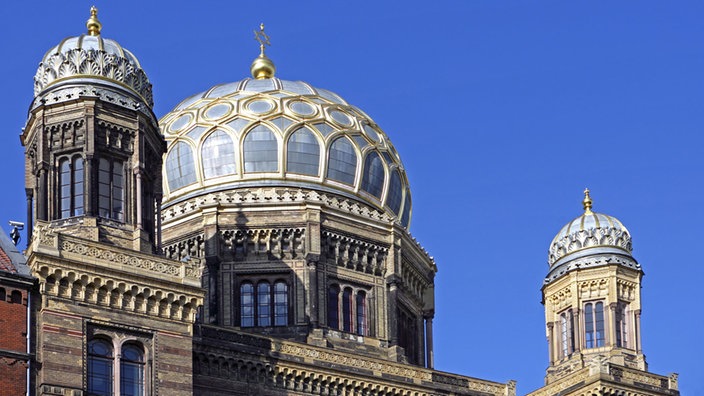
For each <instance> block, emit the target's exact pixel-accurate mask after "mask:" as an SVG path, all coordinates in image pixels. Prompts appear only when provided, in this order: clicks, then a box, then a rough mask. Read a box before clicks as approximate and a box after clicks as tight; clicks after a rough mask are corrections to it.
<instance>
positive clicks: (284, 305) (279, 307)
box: [274, 281, 288, 326]
mask: <svg viewBox="0 0 704 396" xmlns="http://www.w3.org/2000/svg"><path fill="white" fill-rule="evenodd" d="M286 325H288V285H287V284H286V282H282V281H279V282H276V283H275V284H274V326H286Z"/></svg>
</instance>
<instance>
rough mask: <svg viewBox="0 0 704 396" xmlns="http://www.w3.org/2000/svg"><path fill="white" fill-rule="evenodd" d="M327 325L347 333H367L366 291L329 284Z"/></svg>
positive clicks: (363, 334)
mask: <svg viewBox="0 0 704 396" xmlns="http://www.w3.org/2000/svg"><path fill="white" fill-rule="evenodd" d="M328 326H329V327H330V328H331V329H335V330H342V331H344V332H347V333H355V334H358V335H361V336H366V335H369V331H368V329H369V326H368V308H367V293H366V292H365V291H364V290H358V291H357V292H354V291H353V290H352V288H351V287H345V288H342V289H341V288H340V286H339V285H331V286H330V287H329V288H328Z"/></svg>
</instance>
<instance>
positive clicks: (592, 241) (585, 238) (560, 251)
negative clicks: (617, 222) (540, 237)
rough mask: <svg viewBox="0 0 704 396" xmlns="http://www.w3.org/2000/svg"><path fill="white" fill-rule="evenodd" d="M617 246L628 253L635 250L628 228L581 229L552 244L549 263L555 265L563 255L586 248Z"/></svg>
mask: <svg viewBox="0 0 704 396" xmlns="http://www.w3.org/2000/svg"><path fill="white" fill-rule="evenodd" d="M599 246H603V247H617V248H620V249H623V250H624V251H625V252H627V253H629V254H630V253H631V252H632V251H633V247H632V245H631V235H630V234H629V233H628V231H626V230H621V229H617V228H612V227H599V228H590V229H587V230H579V231H576V232H573V233H571V234H569V235H565V236H564V237H562V238H560V239H558V240H556V241H554V242H553V243H552V245H550V251H549V254H548V264H549V265H551V266H552V265H553V264H554V263H555V262H557V261H558V260H559V259H561V258H562V257H565V256H567V255H569V254H571V253H574V252H577V251H579V250H582V249H586V248H593V247H599Z"/></svg>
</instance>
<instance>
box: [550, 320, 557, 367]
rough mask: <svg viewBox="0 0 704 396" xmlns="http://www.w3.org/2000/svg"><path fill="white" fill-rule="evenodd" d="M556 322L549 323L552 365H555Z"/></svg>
mask: <svg viewBox="0 0 704 396" xmlns="http://www.w3.org/2000/svg"><path fill="white" fill-rule="evenodd" d="M554 327H555V326H554V323H553V322H550V323H548V358H549V359H550V365H551V366H554V365H555V349H556V348H555V336H554V334H553V330H554Z"/></svg>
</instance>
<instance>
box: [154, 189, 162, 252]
mask: <svg viewBox="0 0 704 396" xmlns="http://www.w3.org/2000/svg"><path fill="white" fill-rule="evenodd" d="M154 197H155V198H156V230H155V233H156V251H157V252H161V199H162V195H161V192H159V193H157V194H154Z"/></svg>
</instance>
